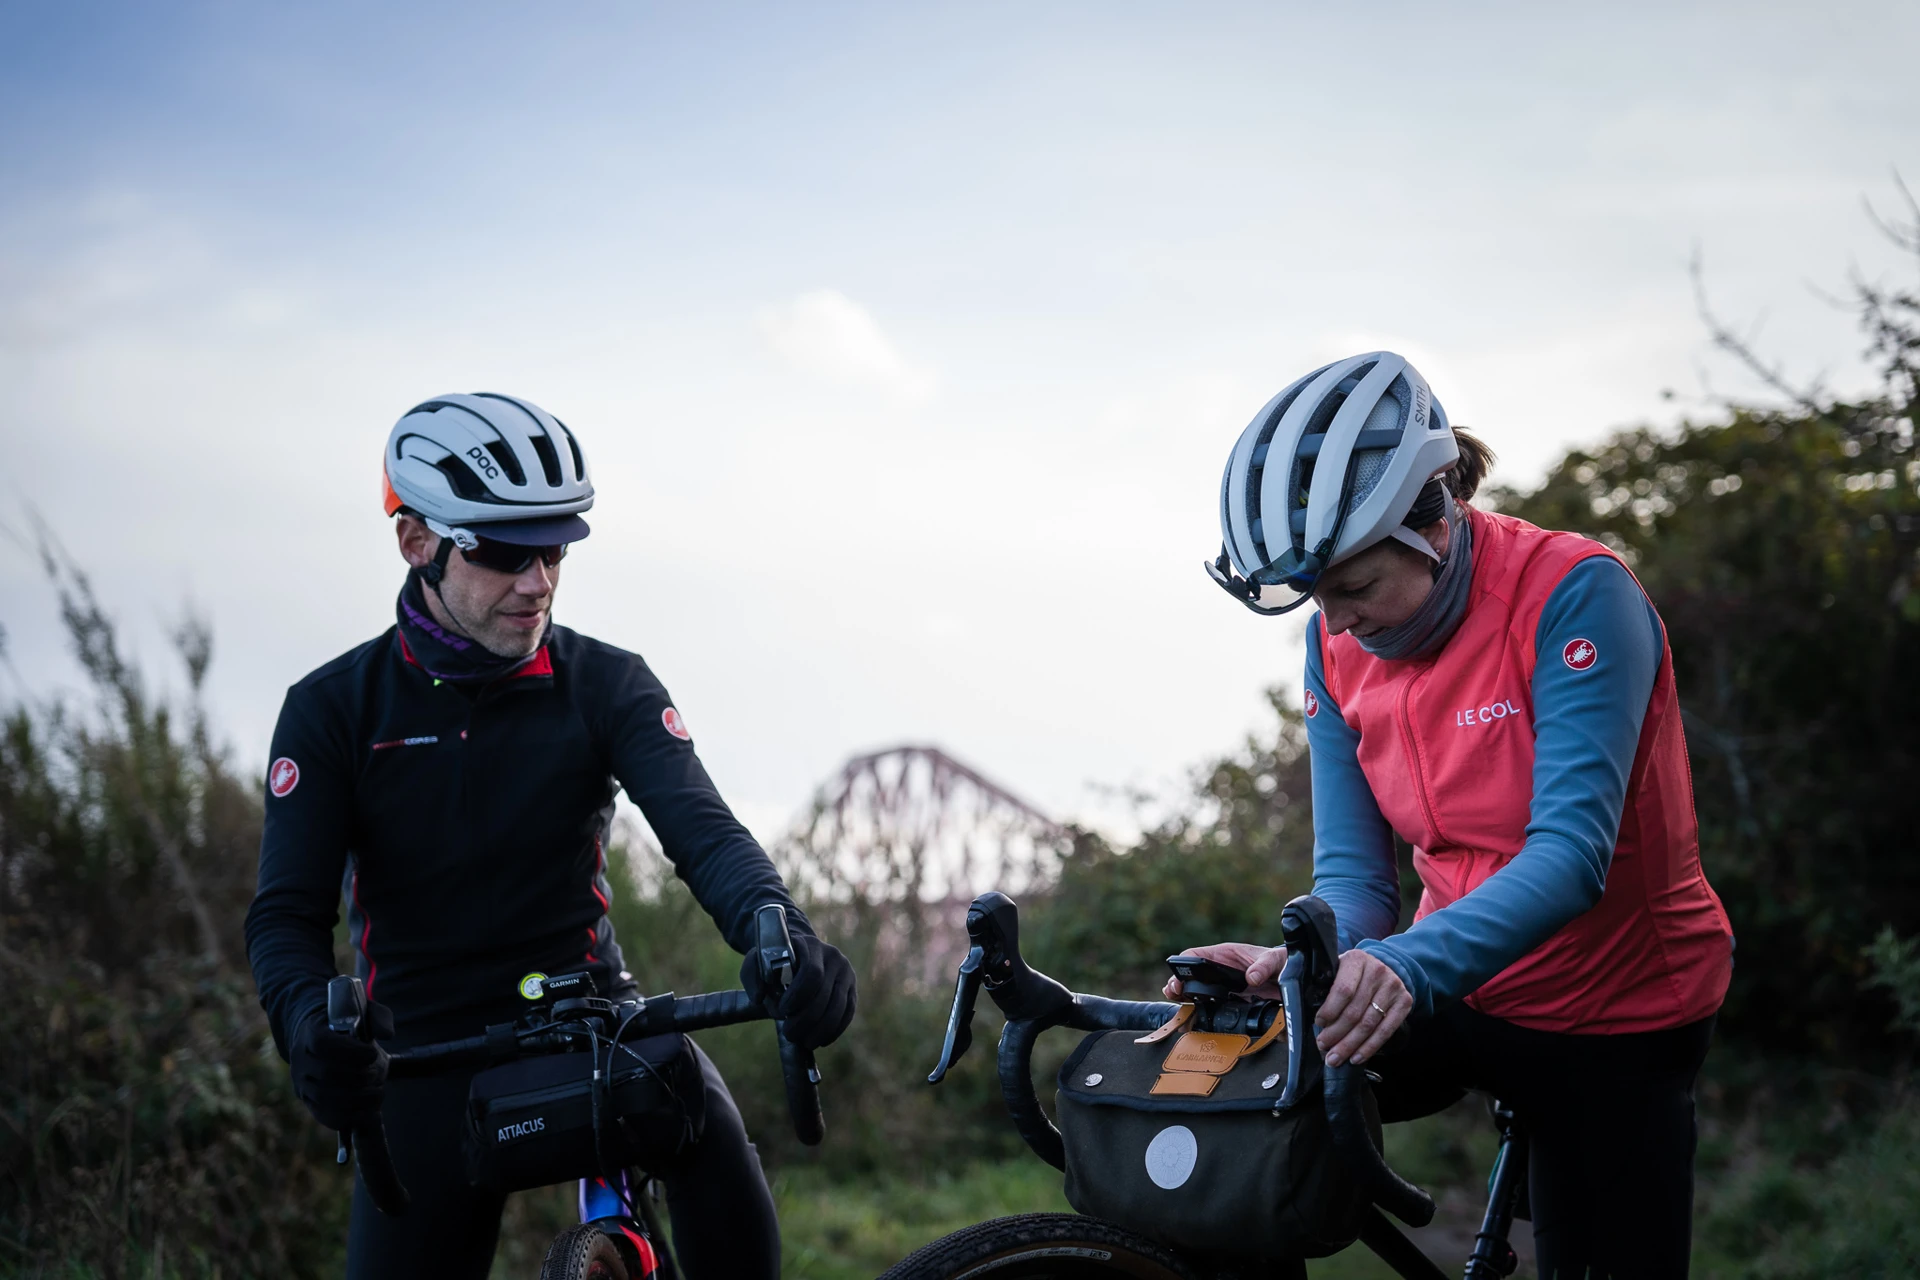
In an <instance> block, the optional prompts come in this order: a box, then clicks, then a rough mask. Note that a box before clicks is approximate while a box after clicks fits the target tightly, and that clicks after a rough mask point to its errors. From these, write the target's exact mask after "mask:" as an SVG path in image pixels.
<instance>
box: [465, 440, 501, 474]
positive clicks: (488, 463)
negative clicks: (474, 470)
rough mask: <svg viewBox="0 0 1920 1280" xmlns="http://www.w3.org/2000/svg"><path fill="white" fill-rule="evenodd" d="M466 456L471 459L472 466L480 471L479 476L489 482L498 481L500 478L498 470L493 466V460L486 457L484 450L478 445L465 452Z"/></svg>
mask: <svg viewBox="0 0 1920 1280" xmlns="http://www.w3.org/2000/svg"><path fill="white" fill-rule="evenodd" d="M467 456H468V457H469V458H472V459H473V465H474V466H476V467H478V468H479V469H480V474H481V475H484V476H485V477H486V478H487V479H489V480H498V479H499V478H500V468H499V467H497V466H495V465H494V463H493V459H492V458H489V457H488V456H487V451H486V450H485V449H482V448H481V447H480V446H479V445H475V446H473V448H471V449H469V450H467Z"/></svg>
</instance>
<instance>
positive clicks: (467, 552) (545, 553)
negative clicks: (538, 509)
mask: <svg viewBox="0 0 1920 1280" xmlns="http://www.w3.org/2000/svg"><path fill="white" fill-rule="evenodd" d="M460 554H461V556H463V557H464V558H465V559H466V562H467V563H468V564H477V565H479V566H480V567H481V568H482V569H491V570H493V571H494V572H495V573H525V572H526V571H527V569H528V568H529V567H530V566H531V565H532V564H533V562H534V561H535V560H538V561H539V562H540V563H541V564H543V565H545V566H547V568H549V569H553V568H557V567H558V566H559V564H560V562H561V561H562V560H565V559H566V558H567V544H566V543H564V542H558V543H555V544H554V545H553V546H550V547H523V546H521V545H520V544H519V543H517V542H497V541H495V540H494V539H492V538H476V539H475V545H473V546H472V547H461V548H460Z"/></svg>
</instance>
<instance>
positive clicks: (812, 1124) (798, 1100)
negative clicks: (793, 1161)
mask: <svg viewBox="0 0 1920 1280" xmlns="http://www.w3.org/2000/svg"><path fill="white" fill-rule="evenodd" d="M775 1025H776V1027H777V1028H778V1034H777V1036H776V1037H775V1038H776V1039H777V1040H778V1041H779V1042H780V1075H781V1077H782V1078H783V1079H784V1080H785V1081H786V1084H787V1114H788V1115H789V1116H791V1117H792V1118H793V1136H794V1137H796V1138H798V1139H800V1142H801V1144H802V1145H804V1146H809V1147H817V1146H819V1145H820V1143H821V1140H822V1139H824V1138H825V1137H826V1136H827V1121H826V1117H825V1115H823V1114H822V1112H821V1110H820V1072H819V1070H818V1069H817V1068H815V1066H814V1065H813V1050H811V1049H802V1048H801V1047H800V1046H799V1045H797V1044H795V1043H794V1042H793V1041H791V1040H789V1039H787V1028H786V1024H785V1023H776V1024H775Z"/></svg>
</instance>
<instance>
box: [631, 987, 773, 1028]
mask: <svg viewBox="0 0 1920 1280" xmlns="http://www.w3.org/2000/svg"><path fill="white" fill-rule="evenodd" d="M642 1016H643V1017H644V1016H645V1015H644V1014H643V1015H642ZM766 1016H767V1011H766V1010H765V1009H763V1008H761V1007H760V1006H759V1005H757V1004H755V1003H754V1000H753V997H752V996H750V995H748V994H747V993H746V992H744V991H715V992H713V993H711V994H709V995H702V996H686V997H684V998H676V999H675V1000H674V1002H673V1026H672V1027H671V1030H674V1031H705V1030H706V1029H707V1028H709V1027H727V1026H732V1025H733V1024H735V1023H738V1022H758V1021H760V1020H761V1019H763V1018H765V1017H766ZM668 1029H669V1028H665V1027H662V1028H661V1030H663V1031H664V1030H668ZM648 1030H649V1031H651V1030H652V1028H651V1027H649V1028H648Z"/></svg>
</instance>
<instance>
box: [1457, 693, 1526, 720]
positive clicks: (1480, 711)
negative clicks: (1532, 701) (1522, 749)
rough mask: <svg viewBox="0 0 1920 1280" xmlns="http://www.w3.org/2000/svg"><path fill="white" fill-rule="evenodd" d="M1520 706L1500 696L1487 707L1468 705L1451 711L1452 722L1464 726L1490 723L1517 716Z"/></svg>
mask: <svg viewBox="0 0 1920 1280" xmlns="http://www.w3.org/2000/svg"><path fill="white" fill-rule="evenodd" d="M1519 714H1520V708H1518V707H1516V706H1514V705H1513V699H1511V698H1502V699H1501V700H1500V701H1498V702H1496V703H1494V704H1493V705H1492V706H1488V707H1468V708H1467V709H1466V710H1464V711H1456V712H1454V713H1453V722H1454V723H1455V724H1456V725H1460V726H1462V727H1465V726H1466V725H1470V724H1491V723H1492V722H1493V721H1495V720H1505V719H1506V718H1507V717H1508V716H1517V715H1519Z"/></svg>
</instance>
